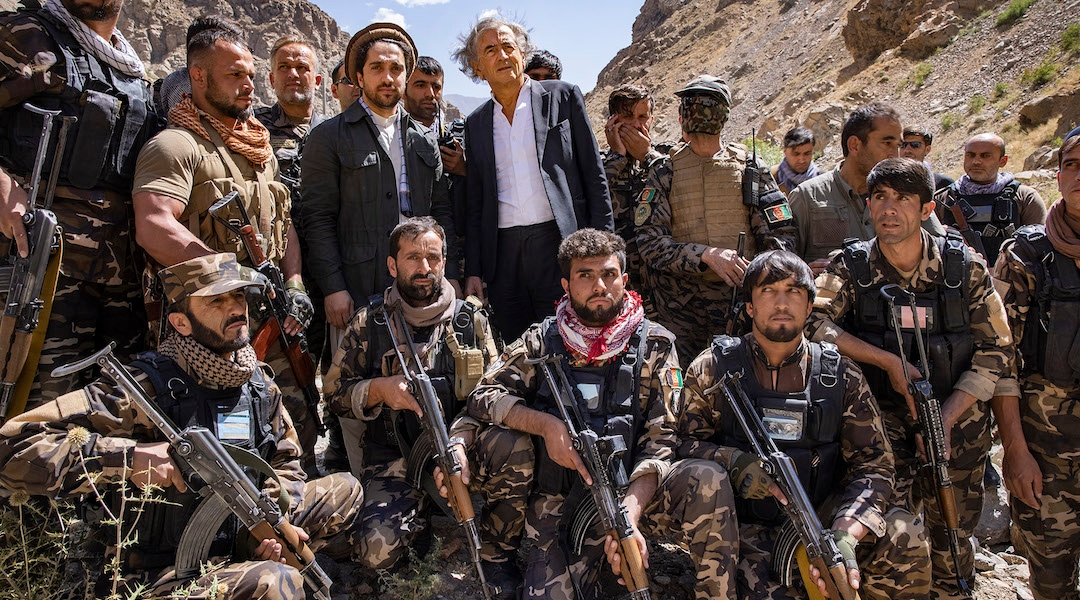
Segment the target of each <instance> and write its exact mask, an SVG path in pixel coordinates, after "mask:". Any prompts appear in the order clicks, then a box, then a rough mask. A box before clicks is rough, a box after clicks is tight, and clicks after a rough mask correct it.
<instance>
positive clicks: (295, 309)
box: [284, 282, 315, 335]
mask: <svg viewBox="0 0 1080 600" xmlns="http://www.w3.org/2000/svg"><path fill="white" fill-rule="evenodd" d="M290 284H291V282H289V283H286V284H285V295H286V296H288V298H289V318H288V319H286V320H285V323H284V327H285V331H286V332H287V333H288V334H289V335H296V334H298V333H300V332H302V331H303V330H305V329H307V328H308V327H309V326H310V325H311V319H312V318H313V317H314V316H315V307H314V306H312V304H311V298H310V297H309V296H308V295H307V291H306V290H303V289H301V288H299V287H295V284H292V285H293V286H294V287H290ZM290 320H291V321H292V322H291V323H290V322H289V321H290ZM290 326H291V327H290Z"/></svg>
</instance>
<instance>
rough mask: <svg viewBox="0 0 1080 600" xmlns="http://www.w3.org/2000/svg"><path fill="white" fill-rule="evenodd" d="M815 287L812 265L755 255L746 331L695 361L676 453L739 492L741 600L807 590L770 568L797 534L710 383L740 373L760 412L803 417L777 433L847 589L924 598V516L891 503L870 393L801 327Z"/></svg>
mask: <svg viewBox="0 0 1080 600" xmlns="http://www.w3.org/2000/svg"><path fill="white" fill-rule="evenodd" d="M816 292H817V288H815V287H814V279H813V275H812V274H811V273H810V268H809V267H807V266H806V263H804V262H803V261H802V259H800V258H799V257H798V256H796V255H795V254H792V253H790V252H784V251H771V252H766V253H764V254H759V255H757V256H756V257H755V258H754V260H752V261H751V262H750V265H749V266H748V267H747V268H746V277H745V279H744V281H743V294H744V297H745V298H746V300H747V305H746V310H747V312H748V313H749V314H750V317H751V319H752V321H753V329H752V331H751V333H748V334H746V335H745V336H743V337H741V338H738V337H729V336H719V337H717V338H715V339H714V340H713V344H712V347H710V348H708V349H706V350H705V351H704V352H702V353H701V354H700V355H699V356H698V357H697V358H696V359H695V360H694V362H693V363H692V364H691V365H690V369H689V370H688V371H687V373H686V393H687V395H688V397H687V404H686V410H685V411H684V413H683V418H682V419H681V421H680V425H679V434H680V439H681V440H682V446H681V449H680V452H679V453H680V455H685V456H691V457H697V458H704V459H707V460H714V461H716V462H719V463H721V464H723V465H726V468H727V471H728V473H729V474H730V475H731V480H732V482H733V487H734V488H735V491H736V493H738V494H739V495H740V496H741V499H740V500H737V501H736V504H735V507H736V510H737V513H738V519H739V558H740V567H739V580H738V591H739V594H738V597H739V598H803V597H805V595H804V594H805V592H803V593H800V591H799V590H798V589H793V588H789V587H786V586H783V585H782V584H781V583H780V582H779V581H777V578H776V576H775V575H773V574H771V573H770V567H771V566H772V565H773V564H777V563H780V562H781V561H780V558H779V557H777V556H776V553H777V552H779V551H781V549H782V548H784V547H785V544H783V543H782V542H781V538H783V537H784V536H785V534H788V535H790V534H791V533H793V532H794V530H793V529H791V525H790V524H787V523H786V519H785V518H784V514H783V512H781V511H780V509H779V506H778V505H777V503H776V501H775V500H773V499H772V498H769V497H768V496H769V493H770V490H769V486H770V485H771V484H772V478H771V477H769V476H768V475H765V476H764V477H755V475H760V474H761V473H762V466H761V464H762V463H761V457H758V456H755V455H754V454H753V449H752V448H751V447H750V445H749V443H748V442H747V440H746V437H745V434H744V433H743V431H742V430H741V429H740V428H739V425H738V422H737V421H736V420H735V417H734V413H733V412H732V409H731V408H730V407H729V406H728V405H727V400H725V399H724V396H723V394H722V393H720V392H717V391H716V390H717V388H718V385H717V383H718V381H719V379H720V378H721V377H723V376H725V375H726V374H728V373H735V372H738V373H741V374H742V379H741V385H742V387H743V389H744V390H745V391H746V394H747V395H748V396H749V398H750V400H751V402H752V403H753V404H754V408H755V409H756V410H758V411H760V412H761V413H763V417H764V418H766V419H768V418H772V419H773V421H771V422H772V423H779V422H780V421H781V420H783V419H787V420H788V422H794V423H796V424H797V425H798V427H799V428H798V429H797V430H795V431H791V430H785V431H784V432H783V433H784V435H783V436H777V437H776V438H774V439H775V442H776V445H777V446H778V447H779V449H780V450H781V451H782V452H785V453H786V454H788V455H789V456H790V457H791V459H792V460H793V461H794V463H795V465H796V466H797V468H798V471H799V479H800V480H801V481H802V482H803V485H805V490H806V493H807V496H808V497H809V499H810V501H811V503H812V504H813V506H814V508H815V509H816V510H817V511H818V512H819V513H820V514H821V515H822V518H823V519H828V521H826V523H827V524H831V529H830V531H829V532H828V533H829V534H830V535H832V536H834V538H835V539H836V541H837V545H838V546H839V548H840V550H841V552H842V553H845V556H844V558H845V559H846V560H849V561H852V562H851V566H849V567H848V568H849V569H850V570H849V572H848V577H849V578H850V584H851V586H852V587H853V588H857V589H858V591H859V592H860V593H861V594H862V597H863V598H867V599H870V600H900V599H904V598H911V599H915V598H918V599H925V598H926V597H927V594H929V593H930V555H929V553H928V552H927V548H926V536H925V533H924V531H923V525H922V521H921V520H920V519H917V518H916V517H915V515H914V514H912V513H911V512H910V511H908V510H906V509H904V508H902V507H898V506H893V505H891V503H890V497H891V496H892V493H893V466H894V465H893V452H892V446H891V445H890V444H889V440H888V438H887V437H886V435H885V425H884V423H883V422H882V420H881V416H880V411H879V409H878V405H877V401H876V400H874V396H873V394H871V393H870V388H869V387H867V385H866V380H865V379H863V376H862V371H861V370H860V369H859V366H858V365H857V364H855V362H854V361H852V360H851V359H849V358H843V357H841V356H840V354H839V353H838V352H837V349H836V346H834V345H833V344H829V343H826V342H822V343H819V342H809V341H807V340H806V338H805V337H804V335H803V325H805V323H806V319H807V317H808V316H809V315H810V310H811V308H812V307H813V303H814V296H815V294H816ZM788 547H789V548H790V546H788ZM849 551H850V552H849ZM852 567H854V568H852ZM774 572H775V571H774ZM785 575H787V574H785ZM795 578H796V579H797V578H798V577H797V576H796V577H795Z"/></svg>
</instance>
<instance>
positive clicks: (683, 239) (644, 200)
mask: <svg viewBox="0 0 1080 600" xmlns="http://www.w3.org/2000/svg"><path fill="white" fill-rule="evenodd" d="M675 95H676V96H678V97H679V123H680V124H681V125H682V131H683V139H685V140H687V141H686V142H685V143H683V144H680V145H678V146H676V147H675V148H672V150H671V153H670V155H669V156H665V157H664V159H663V160H661V161H656V162H654V163H652V166H651V167H650V169H649V174H648V177H647V180H646V183H645V189H644V190H642V192H641V194H640V196H638V198H637V204H636V206H635V208H634V224H635V225H636V226H637V245H638V252H640V253H641V258H642V260H643V261H644V262H645V265H646V285H647V286H651V288H652V289H653V290H654V302H655V303H656V307H655V308H656V313H657V320H658V321H659V322H660V323H661V324H662V325H663V326H664V327H667V328H668V329H669V330H671V332H672V333H674V334H675V337H676V341H675V345H676V346H677V347H678V349H679V356H680V357H682V360H683V361H684V364H687V363H689V361H690V360H692V359H693V358H694V357H695V356H697V355H698V353H700V352H701V351H702V350H703V349H704V348H705V347H706V346H708V344H709V341H710V340H712V338H713V336H715V335H717V334H721V333H724V330H725V326H726V325H727V323H728V321H729V320H730V319H731V318H732V315H731V312H730V307H731V297H732V294H734V293H735V290H736V289H737V288H738V287H739V286H741V285H742V278H743V273H744V272H745V271H746V265H747V264H748V261H749V259H751V258H753V256H754V253H755V252H756V251H765V250H786V249H791V247H792V244H793V243H794V234H795V232H794V226H793V224H792V220H791V210H790V209H789V208H788V204H787V200H786V199H785V198H784V194H783V193H781V192H780V190H779V189H778V188H777V187H776V184H775V183H773V181H772V177H771V176H770V175H769V171H768V167H766V166H764V165H762V164H760V163H759V164H758V165H757V169H758V171H759V173H760V176H761V179H760V180H759V181H756V182H754V183H755V188H756V190H757V191H756V192H755V193H747V187H745V186H743V178H744V176H745V174H746V173H745V171H746V169H747V166H748V163H749V162H750V161H751V156H750V151H749V150H748V149H747V148H746V146H743V145H742V144H727V145H724V144H723V143H722V142H721V140H720V130H721V129H723V128H724V124H725V123H727V117H728V111H729V110H730V108H731V92H730V91H729V90H728V86H727V84H726V83H724V81H723V80H721V79H719V78H716V77H712V76H711V75H702V76H700V77H697V78H696V79H694V80H693V81H691V82H690V83H688V84H687V85H686V87H684V88H683V89H681V90H679V91H678V92H675ZM741 232H746V234H747V236H746V247H745V249H744V250H743V252H742V253H741V254H740V253H739V251H738V239H739V234H740V233H741Z"/></svg>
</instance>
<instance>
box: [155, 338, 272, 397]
mask: <svg viewBox="0 0 1080 600" xmlns="http://www.w3.org/2000/svg"><path fill="white" fill-rule="evenodd" d="M158 352H160V353H161V354H164V355H165V356H168V357H169V358H171V359H173V360H174V361H176V364H177V365H180V368H181V369H183V370H184V371H187V372H188V373H190V374H191V375H192V376H193V377H194V378H195V382H196V383H198V384H199V385H200V386H202V387H204V388H210V389H222V388H236V387H240V386H242V385H244V384H245V383H247V382H248V381H250V380H251V375H252V374H253V373H254V372H255V369H256V368H257V367H258V366H259V359H258V357H256V356H255V349H254V348H252V347H251V345H250V344H249V345H247V346H244V347H243V348H241V349H239V350H237V351H236V352H233V353H232V356H230V357H229V358H222V357H220V356H218V355H217V354H216V353H214V352H213V351H211V350H210V349H209V348H207V347H206V346H203V345H202V344H200V343H199V342H196V341H195V340H194V338H192V337H191V336H189V335H180V334H179V333H177V332H173V333H172V335H170V336H169V337H167V338H165V340H164V341H162V342H161V343H160V344H158Z"/></svg>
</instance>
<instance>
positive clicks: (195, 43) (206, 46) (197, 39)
mask: <svg viewBox="0 0 1080 600" xmlns="http://www.w3.org/2000/svg"><path fill="white" fill-rule="evenodd" d="M204 19H205V21H204V22H203V23H202V24H201V25H200V27H201V29H198V31H196V32H195V34H194V35H192V36H191V38H190V39H188V42H187V66H188V67H191V66H192V65H194V64H195V62H196V61H198V60H199V59H200V58H202V57H203V55H205V54H207V53H208V52H210V51H211V50H212V49H213V47H214V45H215V44H217V43H218V42H225V43H228V44H233V45H234V46H239V47H240V48H243V49H245V50H247V51H248V52H251V48H250V47H249V46H248V45H247V42H246V41H244V32H243V30H242V29H240V26H239V25H237V24H236V23H235V22H233V21H230V20H228V19H225V18H224V17H213V18H211V17H205V18H204ZM196 21H199V19H196ZM210 23H214V24H213V25H210ZM192 27H196V24H195V23H192V24H191V27H189V28H188V31H189V32H190V31H191V28H192Z"/></svg>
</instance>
